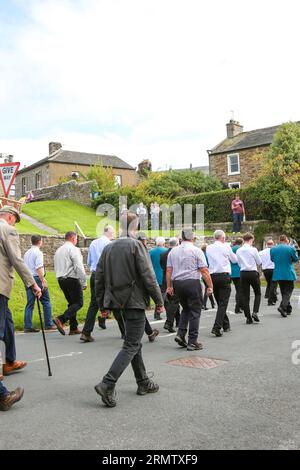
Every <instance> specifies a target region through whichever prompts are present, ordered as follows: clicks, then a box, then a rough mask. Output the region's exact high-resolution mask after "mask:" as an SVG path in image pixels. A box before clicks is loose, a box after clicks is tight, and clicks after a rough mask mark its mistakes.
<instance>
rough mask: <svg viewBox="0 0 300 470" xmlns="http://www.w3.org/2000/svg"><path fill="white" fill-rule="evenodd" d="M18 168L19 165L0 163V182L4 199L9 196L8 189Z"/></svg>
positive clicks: (15, 163)
mask: <svg viewBox="0 0 300 470" xmlns="http://www.w3.org/2000/svg"><path fill="white" fill-rule="evenodd" d="M19 168H20V163H17V162H14V163H1V164H0V181H1V184H2V188H3V193H4V196H5V197H8V196H9V191H10V188H11V187H12V184H13V182H14V180H15V177H16V176H17V173H18V170H19Z"/></svg>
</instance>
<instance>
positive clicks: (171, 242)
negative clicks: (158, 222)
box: [169, 237, 179, 248]
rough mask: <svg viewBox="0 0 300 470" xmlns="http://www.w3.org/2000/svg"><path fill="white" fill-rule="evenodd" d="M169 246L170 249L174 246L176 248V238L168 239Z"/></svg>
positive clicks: (177, 243)
mask: <svg viewBox="0 0 300 470" xmlns="http://www.w3.org/2000/svg"><path fill="white" fill-rule="evenodd" d="M169 245H170V248H174V247H175V246H178V245H179V240H178V238H177V237H172V238H170V241H169Z"/></svg>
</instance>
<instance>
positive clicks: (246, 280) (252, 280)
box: [241, 271, 261, 318]
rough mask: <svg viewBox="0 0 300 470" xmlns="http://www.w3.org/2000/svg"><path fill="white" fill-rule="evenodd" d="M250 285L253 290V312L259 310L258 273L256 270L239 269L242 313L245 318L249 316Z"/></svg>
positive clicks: (259, 290)
mask: <svg viewBox="0 0 300 470" xmlns="http://www.w3.org/2000/svg"><path fill="white" fill-rule="evenodd" d="M250 286H251V287H252V289H253V291H254V296H255V297H254V305H253V313H258V312H259V306H260V301H261V289H260V279H259V273H258V272H257V271H241V288H242V294H243V304H244V307H243V308H244V314H245V317H246V318H250V317H251V313H250Z"/></svg>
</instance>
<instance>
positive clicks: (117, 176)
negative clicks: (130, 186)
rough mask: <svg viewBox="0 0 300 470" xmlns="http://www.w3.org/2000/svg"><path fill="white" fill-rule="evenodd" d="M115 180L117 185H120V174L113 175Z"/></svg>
mask: <svg viewBox="0 0 300 470" xmlns="http://www.w3.org/2000/svg"><path fill="white" fill-rule="evenodd" d="M115 182H116V183H117V185H118V186H122V176H120V175H115Z"/></svg>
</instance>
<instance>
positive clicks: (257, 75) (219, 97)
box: [0, 0, 300, 169]
mask: <svg viewBox="0 0 300 470" xmlns="http://www.w3.org/2000/svg"><path fill="white" fill-rule="evenodd" d="M299 18H300V2H299V0H285V1H282V0H272V1H270V0H251V1H250V0H226V1H224V0H209V1H204V0H203V1H202V0H0V111H1V112H0V152H4V153H8V154H14V155H15V160H18V161H21V162H22V164H27V165H28V164H30V163H32V162H34V161H36V160H38V159H40V158H43V157H45V156H46V155H47V154H48V142H50V141H59V142H61V143H62V145H63V147H64V148H65V149H68V150H81V151H87V152H95V153H104V154H111V155H117V156H119V157H121V158H123V159H124V160H126V161H128V162H129V163H131V164H132V165H134V166H136V165H137V163H138V162H139V161H141V160H142V159H144V158H149V159H150V160H151V161H152V163H153V167H154V168H155V169H157V168H166V166H170V165H171V166H172V167H173V168H183V167H188V166H189V164H190V163H192V164H193V166H199V165H205V164H206V163H207V153H206V150H207V149H210V148H212V147H214V146H215V145H216V144H217V143H219V142H220V141H221V140H222V139H223V138H225V135H226V132H225V124H226V122H227V121H228V120H229V119H230V118H231V110H234V117H235V119H236V120H238V121H240V122H241V124H243V125H244V130H251V129H256V128H260V127H268V126H272V125H276V124H280V123H282V122H284V121H288V120H300V107H299V100H300V93H299V84H300V76H299V75H300V73H299V71H300V66H299V43H300V41H299V40H300V37H299V36H300V28H299Z"/></svg>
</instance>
